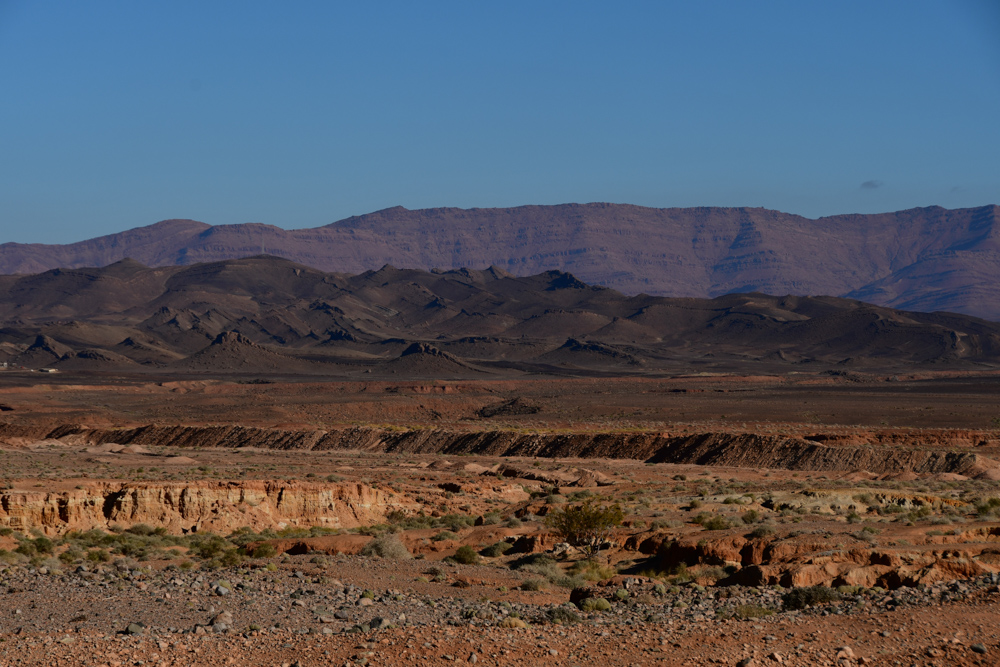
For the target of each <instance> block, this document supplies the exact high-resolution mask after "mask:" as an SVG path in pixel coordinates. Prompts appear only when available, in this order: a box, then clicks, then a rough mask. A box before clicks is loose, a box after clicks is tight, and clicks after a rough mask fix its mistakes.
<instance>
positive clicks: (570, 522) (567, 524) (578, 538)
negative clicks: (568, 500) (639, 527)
mask: <svg viewBox="0 0 1000 667" xmlns="http://www.w3.org/2000/svg"><path fill="white" fill-rule="evenodd" d="M624 519H625V514H624V512H623V511H622V508H621V506H620V505H618V504H614V505H609V506H601V505H598V504H597V503H596V502H595V500H594V498H587V499H586V500H584V501H583V503H581V504H580V505H573V506H570V507H567V508H565V509H562V510H556V511H554V512H550V513H549V514H548V516H546V518H545V522H546V524H548V525H549V527H550V528H552V529H553V530H554V531H555V532H556V534H558V535H559V536H560V537H562V539H563V540H564V541H566V542H569V543H570V544H572V545H574V546H577V547H580V548H581V549H582V550H583V551H584V553H586V554H587V556H588V557H589V558H593V557H594V556H596V555H597V554H598V552H599V551H600V550H601V546H602V545H603V543H604V542H605V541H606V540H607V538H608V537H610V536H611V534H612V532H613V531H614V529H615V528H617V527H618V526H620V525H621V523H622V521H623V520H624Z"/></svg>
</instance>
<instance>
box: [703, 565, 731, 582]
mask: <svg viewBox="0 0 1000 667" xmlns="http://www.w3.org/2000/svg"><path fill="white" fill-rule="evenodd" d="M698 578H699V579H710V580H712V581H718V580H719V579H725V578H726V571H725V570H724V569H722V568H721V567H703V568H701V569H700V570H698Z"/></svg>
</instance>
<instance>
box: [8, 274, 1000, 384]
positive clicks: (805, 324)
mask: <svg viewBox="0 0 1000 667" xmlns="http://www.w3.org/2000/svg"><path fill="white" fill-rule="evenodd" d="M0 282H3V283H5V285H6V289H5V290H2V291H0V361H7V362H9V363H11V364H13V365H14V366H15V367H17V366H23V367H27V368H39V367H42V366H54V367H56V368H59V369H60V370H63V369H65V370H67V371H70V370H72V371H93V370H97V371H101V370H105V371H109V372H111V371H121V372H142V371H143V370H150V371H155V372H157V373H168V374H169V373H179V374H191V373H237V374H257V373H263V374H278V375H300V374H317V373H319V374H329V375H339V376H344V375H352V374H357V373H362V372H364V373H376V374H381V375H383V376H385V375H392V376H396V377H399V376H408V377H421V378H435V377H438V378H440V377H470V378H471V377H482V376H483V375H484V374H487V375H489V374H492V373H500V374H504V373H507V374H510V373H513V374H520V373H525V372H528V373H546V374H552V373H556V374H593V373H613V374H621V373H626V374H635V373H639V374H643V373H663V372H690V371H691V370H692V369H697V370H700V371H706V370H713V369H714V370H720V371H727V372H728V371H729V370H733V369H736V368H746V367H747V366H748V365H749V366H752V367H754V368H758V369H759V368H770V369H774V370H780V368H782V367H783V368H784V369H785V371H788V370H791V369H793V368H794V369H796V370H799V369H801V370H803V371H805V370H809V371H812V372H820V371H823V370H835V369H841V368H853V369H858V368H862V369H863V368H872V369H879V368H883V369H884V368H911V367H913V366H914V365H926V364H934V365H936V366H940V365H945V366H948V367H958V368H980V369H982V368H993V367H1000V324H998V323H994V322H989V321H986V320H980V319H977V318H974V317H969V316H966V315H958V314H949V313H919V312H905V311H900V310H893V309H889V308H884V307H880V306H873V305H871V304H866V303H863V302H860V301H855V300H850V299H843V298H836V297H795V296H786V297H776V296H769V295H766V294H761V293H759V292H750V293H743V294H730V295H725V296H720V297H716V298H715V299H711V300H709V299H692V298H665V297H657V296H650V295H647V294H640V295H637V296H627V295H624V294H622V293H620V292H618V291H616V290H612V289H609V288H606V287H600V286H593V285H588V284H586V283H584V282H582V281H580V280H578V279H577V278H575V277H574V276H573V275H572V274H568V273H565V272H560V271H547V272H544V273H540V274H537V275H533V276H525V277H515V276H512V275H510V274H508V273H506V272H504V271H502V270H500V269H497V268H496V267H490V268H488V269H486V270H482V271H479V270H471V269H459V270H452V271H440V270H438V271H431V272H428V271H418V270H415V269H397V268H394V267H392V266H384V267H382V268H381V269H379V270H378V271H366V272H364V273H361V274H358V275H345V274H332V273H324V272H322V271H318V270H316V269H312V268H309V267H306V266H303V265H301V264H296V263H294V262H290V261H288V260H285V259H281V258H277V257H271V256H260V257H251V258H246V259H239V260H226V261H221V262H209V263H205V264H195V265H192V266H174V267H158V268H147V267H142V266H139V265H138V264H136V263H135V262H131V261H127V262H119V263H117V264H113V265H111V266H108V267H105V268H102V269H55V270H52V271H48V272H45V273H42V274H38V275H32V276H13V277H3V278H2V281H0Z"/></svg>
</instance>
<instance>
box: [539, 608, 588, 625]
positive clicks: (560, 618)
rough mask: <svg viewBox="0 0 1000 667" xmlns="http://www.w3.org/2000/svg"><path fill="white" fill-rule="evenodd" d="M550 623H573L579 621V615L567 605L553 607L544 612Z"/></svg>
mask: <svg viewBox="0 0 1000 667" xmlns="http://www.w3.org/2000/svg"><path fill="white" fill-rule="evenodd" d="M545 616H546V617H547V618H548V619H549V622H550V623H555V624H556V625H573V624H574V623H579V622H580V616H579V614H577V613H576V612H575V611H573V610H572V609H570V608H568V607H555V608H554V609H549V610H548V611H547V612H545Z"/></svg>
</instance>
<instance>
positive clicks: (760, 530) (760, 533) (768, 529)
mask: <svg viewBox="0 0 1000 667" xmlns="http://www.w3.org/2000/svg"><path fill="white" fill-rule="evenodd" d="M773 534H774V526H771V525H768V524H763V525H760V526H757V527H756V528H754V529H753V530H751V531H750V532H749V533H748V535H749V536H750V537H758V538H759V537H767V536H768V535H773Z"/></svg>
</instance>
